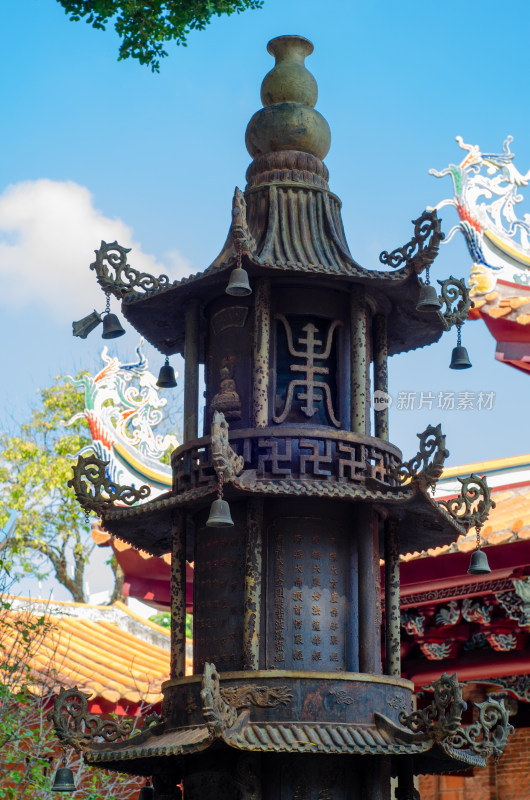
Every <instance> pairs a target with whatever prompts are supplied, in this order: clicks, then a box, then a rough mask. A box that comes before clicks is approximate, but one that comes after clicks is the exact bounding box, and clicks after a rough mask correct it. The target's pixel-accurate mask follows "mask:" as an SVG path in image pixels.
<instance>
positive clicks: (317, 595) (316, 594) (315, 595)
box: [312, 592, 322, 603]
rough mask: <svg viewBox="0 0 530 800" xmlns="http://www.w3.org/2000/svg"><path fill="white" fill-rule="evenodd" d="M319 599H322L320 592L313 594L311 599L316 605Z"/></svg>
mask: <svg viewBox="0 0 530 800" xmlns="http://www.w3.org/2000/svg"><path fill="white" fill-rule="evenodd" d="M321 597H322V594H321V592H313V594H312V598H313V600H314V601H315V602H316V603H318V601H319V600H320V598H321Z"/></svg>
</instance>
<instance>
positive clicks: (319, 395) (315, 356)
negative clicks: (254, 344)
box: [273, 314, 342, 428]
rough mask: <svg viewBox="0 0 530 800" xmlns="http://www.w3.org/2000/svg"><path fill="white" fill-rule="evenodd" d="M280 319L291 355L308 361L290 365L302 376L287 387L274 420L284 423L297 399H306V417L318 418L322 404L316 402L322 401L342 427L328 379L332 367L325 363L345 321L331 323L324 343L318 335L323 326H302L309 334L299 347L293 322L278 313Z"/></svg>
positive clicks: (302, 339) (295, 378)
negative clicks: (291, 323)
mask: <svg viewBox="0 0 530 800" xmlns="http://www.w3.org/2000/svg"><path fill="white" fill-rule="evenodd" d="M276 319H278V320H280V321H281V322H282V324H283V327H284V330H285V335H286V337H287V348H288V350H289V354H290V355H291V356H293V357H294V358H295V359H298V360H302V361H303V362H304V363H303V364H290V365H289V371H290V372H291V373H292V372H294V373H296V374H298V373H301V377H300V378H298V377H293V379H292V380H291V381H290V382H289V385H288V386H287V388H286V397H285V401H284V403H285V405H284V408H283V411H281V413H279V414H278V415H276V414H275V415H274V416H273V419H274V422H277V423H282V422H283V421H284V420H285V419H287V417H288V416H289V413H290V411H291V408H292V404H293V400H294V401H297V400H298V401H300V400H302V401H305V405H302V406H300V410H301V411H302V413H304V414H305V415H306V417H309V418H311V417H314V416H315V414H316V413H317V412H318V406H317V405H315V404H318V403H322V405H323V406H324V407H325V409H326V411H327V414H328V417H329V418H330V420H331V422H332V424H333V425H335V427H337V428H340V420H338V419H337V418H336V416H335V412H334V408H333V397H332V390H331V388H330V385H329V384H328V383H327V382H326V377H327V376H328V375H329V367H327V366H324V364H325V362H326V361H328V359H329V357H330V355H331V348H332V344H333V335H334V333H335V330H336V329H337V327H338V326H339V325H341V324H342V323H341V322H340V320H334V321H333V322H332V323H331V324H330V326H329V328H328V332H327V337H326V343H325V344H324V341H323V339H322V338H319V336H318V334H319V329H318V328H317V327H316V325H314V324H313V323H312V322H309V323H308V324H307V325H304V327H303V328H302V332H303V333H304V334H305V337H304V336H299V338H298V342H297V348H298V349H295V346H294V343H293V332H292V329H291V325H290V323H289V321H288V320H287V318H286V317H285V316H284V315H283V314H276ZM280 402H281V397H280Z"/></svg>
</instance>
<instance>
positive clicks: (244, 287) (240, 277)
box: [225, 266, 252, 297]
mask: <svg viewBox="0 0 530 800" xmlns="http://www.w3.org/2000/svg"><path fill="white" fill-rule="evenodd" d="M225 292H226V293H227V294H231V295H235V296H236V297H245V296H247V295H249V294H252V289H251V288H250V283H249V282H248V275H247V271H246V270H245V269H243V267H239V266H238V267H235V269H233V270H232V272H231V273H230V278H229V280H228V286H227V287H226V289H225Z"/></svg>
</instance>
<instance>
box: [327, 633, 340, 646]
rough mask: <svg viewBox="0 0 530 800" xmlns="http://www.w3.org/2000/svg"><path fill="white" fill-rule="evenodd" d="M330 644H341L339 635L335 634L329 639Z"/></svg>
mask: <svg viewBox="0 0 530 800" xmlns="http://www.w3.org/2000/svg"><path fill="white" fill-rule="evenodd" d="M329 643H330V644H338V643H339V637H338V636H337V634H335V633H332V634H331V636H330V637H329Z"/></svg>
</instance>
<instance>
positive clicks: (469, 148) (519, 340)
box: [430, 136, 530, 372]
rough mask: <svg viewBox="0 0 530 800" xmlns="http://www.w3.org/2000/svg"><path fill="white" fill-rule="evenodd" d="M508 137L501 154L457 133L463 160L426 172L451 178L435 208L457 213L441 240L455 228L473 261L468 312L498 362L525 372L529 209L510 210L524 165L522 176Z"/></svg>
mask: <svg viewBox="0 0 530 800" xmlns="http://www.w3.org/2000/svg"><path fill="white" fill-rule="evenodd" d="M512 140H513V137H512V136H508V137H507V139H506V140H505V142H504V144H503V146H502V150H503V152H502V153H482V152H481V150H480V148H479V146H478V145H470V144H466V143H465V142H464V141H463V139H462V137H461V136H457V137H456V141H457V142H458V144H459V146H460V148H461V149H462V150H464V151H466V155H465V157H464V158H463V160H462V161H461V162H460V164H458V165H457V164H450V165H449V166H448V167H447V168H446V169H442V170H440V171H438V170H435V169H431V170H430V174H431V175H434V176H435V177H436V178H442V177H444V176H445V175H450V176H451V178H452V181H453V190H454V196H453V197H452V198H447V199H445V200H442V201H441V202H440V203H438V205H437V206H435V208H436V210H439V209H441V208H443V207H444V206H449V205H451V206H454V207H455V208H456V210H457V212H458V216H459V217H460V221H459V222H458V224H457V225H455V226H454V227H453V228H452V229H451V231H450V232H449V234H448V236H447V237H446V239H445V243H447V242H449V241H450V239H451V238H452V236H453V235H454V233H455V232H456V231H460V233H462V234H463V235H464V238H465V241H466V244H467V248H468V250H469V253H470V255H471V258H472V260H473V264H472V267H471V274H470V279H469V287H470V295H471V298H472V300H473V303H474V308H473V309H472V310H471V314H470V317H472V318H475V319H478V318H482V319H483V320H484V322H485V323H486V325H487V326H488V329H489V331H490V333H491V334H492V336H493V337H494V338H495V339H496V340H497V351H496V356H495V357H496V359H497V360H498V361H501V362H503V363H506V364H509V365H511V366H513V367H516V368H517V369H521V370H523V371H526V372H530V214H528V213H527V214H523V218H522V219H520V218H519V217H518V216H517V214H516V207H517V205H518V204H519V203H521V202H522V200H523V199H524V198H523V195H522V194H521V191H520V190H521V189H522V188H523V187H525V186H528V182H529V180H530V170H529V171H528V172H527V173H526V174H524V175H523V174H522V173H521V172H519V170H518V169H517V168H516V167H515V166H514V164H513V160H514V154H513V153H512V152H511V151H510V143H511V142H512Z"/></svg>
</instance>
